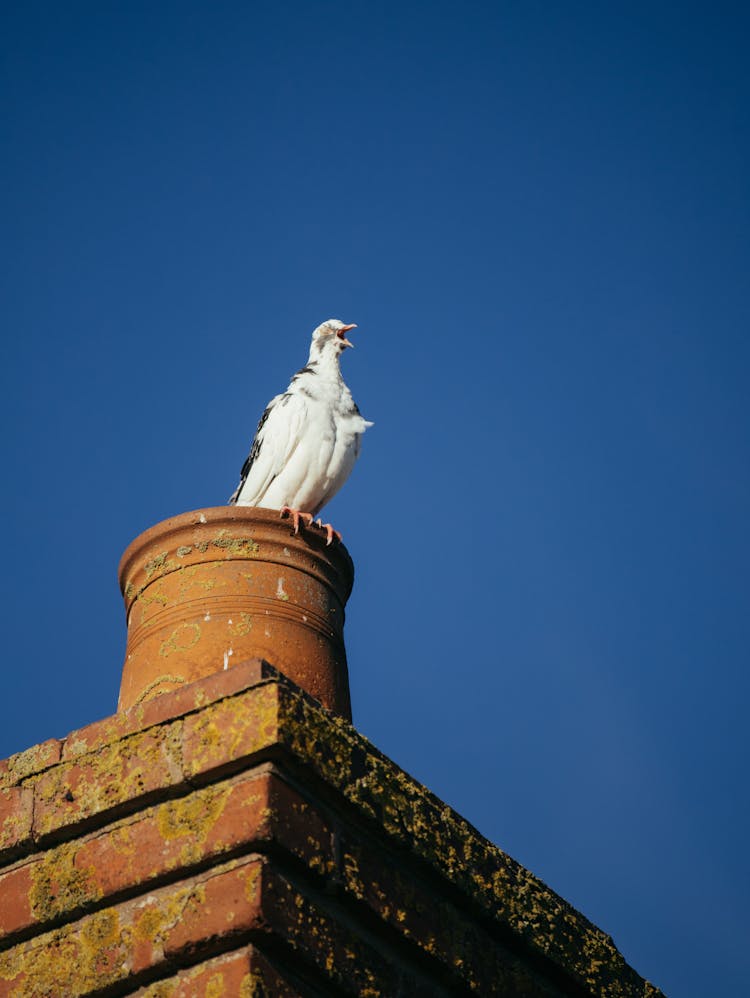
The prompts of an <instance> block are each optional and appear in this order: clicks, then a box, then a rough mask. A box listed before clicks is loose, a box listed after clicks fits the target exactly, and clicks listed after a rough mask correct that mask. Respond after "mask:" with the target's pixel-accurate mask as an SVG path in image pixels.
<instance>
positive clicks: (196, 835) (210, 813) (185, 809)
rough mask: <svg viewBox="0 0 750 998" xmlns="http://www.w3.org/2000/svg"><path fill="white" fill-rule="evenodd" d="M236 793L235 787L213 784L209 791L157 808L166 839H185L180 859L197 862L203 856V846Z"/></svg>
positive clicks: (162, 834) (158, 821) (160, 832)
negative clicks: (214, 785)
mask: <svg viewBox="0 0 750 998" xmlns="http://www.w3.org/2000/svg"><path fill="white" fill-rule="evenodd" d="M231 793H232V787H231V786H226V785H225V786H220V787H209V788H208V789H206V790H203V791H200V792H197V793H194V794H191V795H190V796H188V797H182V798H180V799H179V800H174V801H167V802H165V803H164V804H162V805H161V806H160V807H159V808H158V809H157V811H156V816H157V824H158V828H159V834H160V835H161V837H162V838H163V839H164V840H165V841H166V842H171V841H173V840H174V839H179V838H183V839H184V840H185V844H184V846H183V848H182V850H181V852H180V862H181V863H184V864H188V863H193V862H197V861H198V860H199V859H200V858H201V857H202V855H203V851H204V850H203V845H204V843H205V841H206V839H207V838H208V835H209V833H210V832H211V831H212V829H213V828H214V826H215V824H216V822H217V821H218V820H219V818H220V817H221V815H222V812H223V811H224V808H225V807H226V803H227V800H228V798H229V796H230V794H231Z"/></svg>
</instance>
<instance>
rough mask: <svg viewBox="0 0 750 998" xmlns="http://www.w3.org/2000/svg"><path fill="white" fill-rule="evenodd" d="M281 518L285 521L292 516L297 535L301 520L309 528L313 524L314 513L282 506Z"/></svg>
mask: <svg viewBox="0 0 750 998" xmlns="http://www.w3.org/2000/svg"><path fill="white" fill-rule="evenodd" d="M279 516H280V517H281V519H282V520H284V519H285V518H286V517H287V516H291V518H292V524H293V525H294V532H295V534H298V533H299V521H300V520H304V521H305V523H306V524H307V526H308V527H309V526H310V524H311V523H312V522H313V515H312V513H303V512H302V510H300V509H292V507H291V506H282V507H281V509H280V510H279Z"/></svg>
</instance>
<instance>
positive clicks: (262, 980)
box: [134, 946, 302, 998]
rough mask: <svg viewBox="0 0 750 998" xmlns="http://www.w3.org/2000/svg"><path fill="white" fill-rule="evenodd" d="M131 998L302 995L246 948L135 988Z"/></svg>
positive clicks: (277, 997) (298, 997)
mask: <svg viewBox="0 0 750 998" xmlns="http://www.w3.org/2000/svg"><path fill="white" fill-rule="evenodd" d="M134 998H302V992H300V991H298V990H297V988H296V987H293V986H292V985H291V984H289V982H288V981H285V980H284V978H283V977H282V976H281V974H280V973H279V971H278V970H277V969H276V968H275V967H273V966H272V965H271V963H270V962H269V961H268V960H267V958H266V957H265V956H263V954H262V953H261V952H260V951H259V950H257V949H256V948H255V947H254V946H247V947H246V948H244V949H242V950H240V951H239V952H233V953H227V954H226V955H224V956H219V957H216V958H215V959H213V960H207V961H206V962H205V963H200V964H198V966H197V967H191V968H190V969H189V970H182V971H180V972H179V973H177V974H175V975H174V976H173V977H169V978H166V979H164V980H162V981H157V982H156V983H154V984H149V985H148V986H147V987H144V988H139V989H138V991H136V992H134Z"/></svg>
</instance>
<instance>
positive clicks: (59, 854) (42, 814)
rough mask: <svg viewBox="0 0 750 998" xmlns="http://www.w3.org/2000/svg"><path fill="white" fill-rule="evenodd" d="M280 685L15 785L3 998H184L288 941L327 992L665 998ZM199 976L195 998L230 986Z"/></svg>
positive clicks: (35, 769)
mask: <svg viewBox="0 0 750 998" xmlns="http://www.w3.org/2000/svg"><path fill="white" fill-rule="evenodd" d="M275 676H276V674H275V673H274V671H273V670H272V669H270V667H268V666H265V665H264V664H262V663H259V662H255V663H244V664H243V665H242V666H238V667H235V668H234V669H229V670H227V671H226V672H224V673H219V674H217V675H216V676H215V677H211V678H210V679H209V680H204V681H201V682H200V683H196V684H192V686H188V687H185V688H183V689H181V690H178V691H176V692H174V693H169V694H165V695H164V696H162V697H158V698H156V699H154V700H152V701H149V702H148V703H144V704H141V705H138V706H137V707H134V708H131V710H130V711H127V712H125V713H124V714H123V715H121V716H120V717H119V718H115V719H108V720H105V721H102V722H98V723H97V724H94V725H90V726H88V727H87V728H85V729H81V730H80V731H78V732H75V733H74V734H73V735H71V736H70V737H69V738H68V739H66V740H65V741H64V742H57V741H55V740H52V741H50V742H47V743H44V745H42V746H39V747H37V748H36V749H30V750H27V751H26V752H24V753H19V755H17V756H14V757H12V759H11V760H8V761H7V762H6V764H4V765H0V787H1V788H2V789H0V850H1V849H5V859H6V870H5V872H3V871H2V870H0V896H2V898H3V903H2V904H0V948H2V947H3V946H5V947H6V949H5V951H4V952H2V953H0V998H1V996H3V995H6V994H11V993H15V994H17V995H19V996H24V995H34V996H35V998H36V996H39V995H50V996H54V998H62V996H66V995H77V994H86V993H87V991H88V990H101V989H104V988H108V987H114V988H115V989H116V990H117V993H124V991H123V990H122V989H123V988H126V989H127V987H129V986H130V985H129V984H128V985H126V984H125V982H131V981H132V982H133V985H132V986H133V987H134V988H135V987H137V986H138V985H139V984H143V983H144V981H143V977H141V978H140V979H139V977H138V975H139V974H140V975H142V974H149V975H151V978H153V977H154V976H160V977H162V978H163V980H161V981H157V982H156V983H153V984H148V988H151V989H152V990H151V991H150V992H147V991H146V990H144V992H143V993H144V994H145V993H149V994H151V995H152V998H157V996H158V998H161V995H162V993H163V994H164V995H165V996H166V995H167V994H171V992H169V991H163V992H159V991H154V990H153V989H154V988H157V987H160V986H163V987H167V985H168V984H169V986H171V984H172V982H174V981H175V980H178V979H179V975H177V972H176V971H174V970H173V966H172V963H171V962H170V961H176V962H177V963H178V964H179V965H180V966H182V967H185V965H192V964H199V963H201V961H205V960H207V959H209V958H214V957H216V954H217V951H218V950H227V949H231V950H232V951H236V949H237V946H239V945H240V942H241V941H242V940H244V942H242V945H243V946H244V945H245V944H246V943H249V942H250V941H254V942H260V941H262V940H264V939H266V938H267V937H268V938H273V939H274V940H277V941H278V942H275V943H274V946H276V945H280V946H282V951H283V953H285V954H286V955H287V957H289V959H291V960H292V961H295V960H299V961H301V966H302V965H304V968H307V969H306V970H305V971H304V973H303V974H302V977H301V978H300V977H299V975H296V974H293V975H292V977H293V979H294V980H305V979H306V978H305V974H308V973H309V974H310V975H312V976H311V978H310V980H311V981H313V984H312V985H311V988H312V992H311V993H318V994H320V993H326V990H327V986H326V983H325V982H326V981H329V982H331V989H332V990H333V991H335V990H336V989H337V988H338V989H340V990H341V991H342V992H346V993H356V994H372V995H379V994H382V995H389V996H390V995H397V994H404V995H410V996H411V995H414V996H418V995H420V994H424V995H425V996H427V995H430V996H436V995H439V994H441V993H443V990H442V988H443V983H442V982H448V981H450V982H451V983H450V984H448V983H446V984H445V987H446V988H448V990H449V991H450V993H451V994H462V993H465V994H471V993H473V994H485V993H487V994H495V993H497V994H503V993H505V994H512V995H517V996H521V995H530V994H534V995H540V996H542V995H544V996H550V998H551V996H552V995H556V994H565V995H583V994H589V995H591V996H607V998H646V996H657V995H659V994H660V992H658V991H657V989H654V988H652V987H651V986H650V985H648V984H647V983H646V982H644V981H643V980H642V979H641V978H640V977H639V976H638V975H637V974H636V973H635V971H633V970H632V968H630V967H628V966H627V964H626V963H625V961H624V960H623V958H622V956H621V954H620V953H619V952H618V951H617V950H616V948H615V947H614V944H613V943H612V940H611V939H610V938H609V937H608V936H606V935H605V934H604V933H603V932H601V931H600V930H599V929H597V928H596V927H595V926H593V925H592V924H591V923H590V922H588V921H587V920H586V919H585V918H584V917H583V916H582V915H580V914H579V913H578V912H576V911H575V910H574V909H573V908H572V907H570V906H569V905H568V904H567V903H566V902H565V901H563V900H562V899H561V898H559V897H558V896H557V895H556V894H555V893H554V892H553V891H550V890H549V889H548V888H547V887H546V886H545V885H544V884H543V883H541V882H540V881H539V880H537V879H536V878H535V877H534V876H533V875H532V874H530V873H529V872H528V871H527V870H524V869H523V867H521V866H519V865H518V864H517V863H515V862H514V861H513V860H512V859H511V858H510V857H508V856H507V855H506V854H505V853H503V852H502V851H501V850H500V849H498V848H496V847H495V846H493V845H492V844H491V843H489V842H487V841H486V840H485V839H483V838H482V837H481V836H480V835H479V834H478V833H477V832H476V830H475V829H473V828H472V827H471V825H469V824H468V823H467V822H466V821H464V820H463V819H462V818H461V817H460V816H459V815H457V814H456V813H455V812H453V811H452V810H451V809H450V808H449V807H447V806H446V805H445V804H443V803H442V802H441V801H439V800H438V799H437V798H435V797H434V796H433V795H432V794H430V793H429V792H428V791H427V790H425V788H424V787H421V786H420V785H419V784H417V783H416V782H415V781H414V780H412V779H411V778H410V777H409V776H408V775H407V774H406V773H404V772H403V771H402V770H400V769H398V767H397V766H395V765H394V764H393V763H392V762H390V761H389V760H388V759H387V758H385V757H384V756H383V755H382V754H381V753H379V752H378V751H377V750H376V749H374V748H373V747H372V746H371V745H370V744H369V742H367V741H366V739H364V738H362V736H360V735H359V734H358V733H357V732H356V731H354V729H352V728H351V727H350V726H349V725H348V724H346V723H345V722H344V721H342V720H341V719H340V718H336V717H333V716H332V715H330V714H328V713H327V712H325V711H323V710H321V709H320V708H319V707H318V706H317V705H316V704H315V703H314V701H312V700H311V699H310V698H309V697H306V696H305V695H304V694H302V693H301V692H300V691H298V690H297V689H296V688H295V687H293V686H292V685H291V684H290V683H289V682H288V681H286V680H284V679H283V678H281V679H278V678H274V677H275ZM274 766H275V767H278V768H279V770H280V775H281V776H283V779H282V778H279V774H275V773H273V772H271V769H272V767H274ZM332 842H333V843H334V845H333V846H332ZM34 850H36V852H35V851H34ZM254 851H255V852H259V853H262V854H264V857H261V856H253V852H254ZM19 857H21V858H19ZM8 860H9V861H10V862H11V863H12V865H7V861H8ZM222 863H223V864H224V865H223V866H219V865H217V864H222ZM269 864H270V865H269ZM253 871H254V872H253ZM258 885H260V886H258ZM323 886H325V892H324V893H320V891H321V889H322V887H323ZM258 891H260V894H258ZM71 919H76V921H71ZM53 926H57V927H55V928H53ZM3 936H4V938H3ZM14 942H15V945H13V943H14ZM261 948H263V945H261ZM277 955H278V952H277V950H275V949H274V950H273V963H274V966H276V967H277V969H278V961H277V959H276V957H277ZM216 958H217V959H218V957H216ZM285 958H286V957H285ZM242 959H244V957H240V956H238V957H237V960H239V961H240V962H239V963H232V964H231V966H232V968H235V969H236V968H239V967H240V966H244V965H242V963H241V961H242ZM165 961H166V962H165ZM61 967H65V968H66V970H65V972H64V974H63V977H62V978H60V979H58V977H59V971H60V968H61ZM68 968H69V969H68ZM229 968H230V964H229V963H227V966H226V972H227V973H229V972H230V971H229ZM235 969H233V970H232V973H234V972H235ZM192 970H193V971H195V975H196V976H195V977H194V982H197V983H195V987H196V988H198V987H199V986H200V987H203V984H201V983H200V982H201V981H203V980H205V981H207V982H208V981H210V980H211V978H210V976H208V977H205V978H203V977H201V976H200V975H201V973H202V971H199V969H198V968H197V966H196V967H193V968H192ZM283 970H284V968H283V967H282V971H283ZM191 972H192V971H189V970H187V969H185V970H181V971H180V975H184V974H187V973H191ZM236 972H237V973H239V970H236ZM216 973H219V971H218V970H217V971H216ZM223 973H224V971H221V974H223ZM245 973H246V972H245V970H243V971H242V974H243V975H245ZM56 974H57V975H58V976H55V975H56ZM65 975H68V976H65ZM134 975H135V976H134ZM251 977H252V975H251ZM244 979H245V978H244V976H243V977H241V978H237V980H240V981H244ZM186 980H187V978H186ZM223 980H224V978H223V977H221V976H219V977H216V981H217V983H216V985H215V988H219V987H220V986H222V987H223V983H222V981H223ZM227 980H229V978H227ZM232 980H233V981H234V982H235V984H236V980H235V979H234V978H232ZM180 986H181V987H182V985H180ZM184 986H185V987H188V985H187V984H185V985H184ZM227 986H228V985H227ZM233 986H234V985H233ZM243 986H244V984H243ZM45 987H46V988H47V990H44V988H45ZM205 988H206V995H208V994H209V993H210V992H209V990H208V983H207V984H206V985H205ZM556 988H557V990H555V989H556ZM66 989H67V990H66ZM174 993H176V994H182V993H183V992H174ZM184 993H186V994H187V993H189V992H184ZM195 993H196V994H200V993H201V992H200V991H197V990H196V992H195ZM216 993H217V994H220V993H222V992H221V991H216ZM228 993H229V992H228ZM240 993H241V992H240ZM248 993H256V992H252V991H251V992H248ZM257 993H258V994H261V993H262V992H257ZM279 993H283V992H279ZM292 993H293V992H292Z"/></svg>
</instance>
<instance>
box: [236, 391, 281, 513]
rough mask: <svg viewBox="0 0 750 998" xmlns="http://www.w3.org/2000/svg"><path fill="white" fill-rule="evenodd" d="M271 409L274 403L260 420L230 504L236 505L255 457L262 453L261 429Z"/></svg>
mask: <svg viewBox="0 0 750 998" xmlns="http://www.w3.org/2000/svg"><path fill="white" fill-rule="evenodd" d="M271 409H273V405H269V406H267V408H266V410H265V412H264V413H263V415H262V416H261V417H260V420H259V422H258V429H257V430H256V431H255V437H254V439H253V443H252V446H251V448H250V453H249V454H248V455H247V457H246V458H245V463H244V464H243V465H242V471H241V472H240V483H239V485H238V486H237V488H236V489H235V490H234V492H233V493H232V495H231V497H230V499H229V505H230V506H232V505H234V504H235V503H236V502H237V497H238V496H239V494H240V492H241V491H242V486H243V485H244V484H245V482H246V481H247V476H248V475H249V474H250V469H251V468H252V466H253V463H254V462H255V459H256V458H257V457H258V454H260V448H261V446H262V444H263V441H262V440H261V438H260V431H261V430H262V429H263V426H264V424H265V422H266V420H267V419H268V416H269V414H270V412H271Z"/></svg>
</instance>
